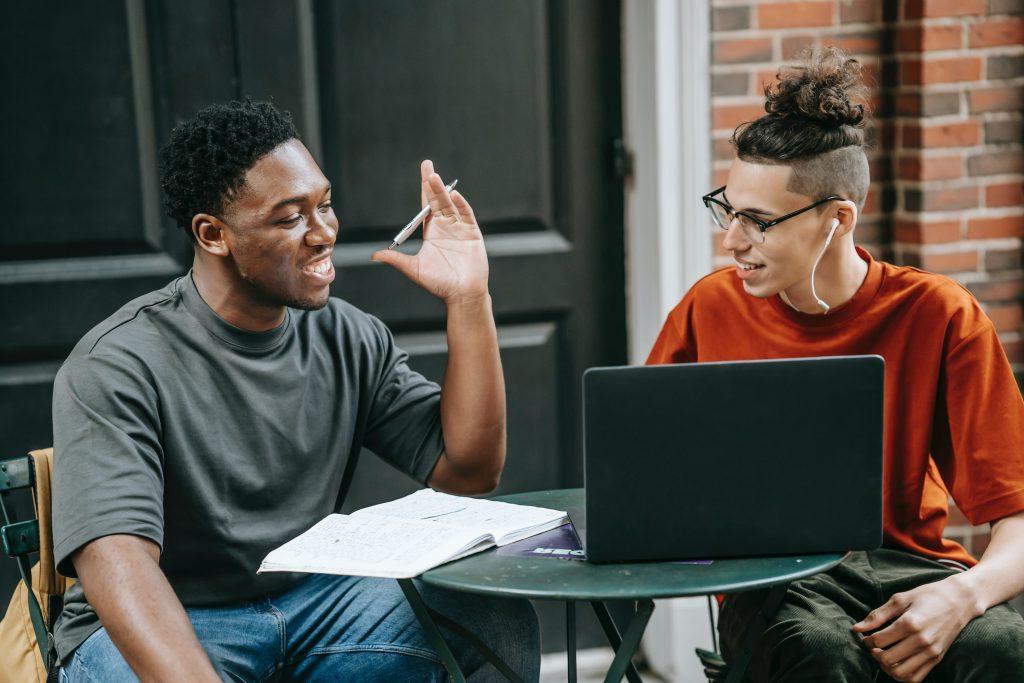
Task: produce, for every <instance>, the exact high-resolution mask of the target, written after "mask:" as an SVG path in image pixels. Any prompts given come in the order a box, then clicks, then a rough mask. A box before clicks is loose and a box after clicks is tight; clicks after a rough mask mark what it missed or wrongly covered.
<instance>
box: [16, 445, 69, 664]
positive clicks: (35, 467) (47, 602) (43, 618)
mask: <svg viewBox="0 0 1024 683" xmlns="http://www.w3.org/2000/svg"><path fill="white" fill-rule="evenodd" d="M52 462H53V449H52V448H46V449H42V450H38V451H33V452H32V453H30V454H28V455H23V456H19V457H15V458H8V459H5V460H0V512H2V514H3V526H2V527H0V539H2V545H3V549H4V552H6V553H7V554H8V555H9V556H10V557H12V558H14V560H15V562H16V563H17V565H18V572H19V573H20V574H21V580H22V581H23V582H24V584H25V588H26V590H25V593H26V594H27V601H28V614H29V618H30V619H31V622H32V631H33V633H34V635H35V641H36V645H37V647H38V649H39V654H40V656H41V658H42V662H43V666H44V668H45V671H46V680H47V681H56V680H57V673H58V666H57V651H56V648H55V646H54V641H53V626H54V623H55V622H56V620H57V617H58V616H59V615H60V613H61V610H62V609H63V607H64V589H65V588H66V587H67V583H68V581H69V580H68V579H67V578H66V577H64V576H61V575H59V574H57V572H56V569H55V568H54V566H53V541H52V536H51V534H50V471H51V465H52ZM19 490H23V491H30V492H31V494H32V500H33V507H34V508H35V510H36V519H26V520H18V519H17V516H16V514H15V511H14V506H13V500H12V494H13V493H14V492H15V491H19ZM33 554H38V556H39V564H38V567H37V569H36V572H35V574H36V577H37V584H38V585H36V586H35V590H33V585H32V576H33V571H32V562H31V556H32V555H33ZM37 592H38V593H39V595H38V596H37ZM40 598H42V602H40ZM5 619H6V618H5Z"/></svg>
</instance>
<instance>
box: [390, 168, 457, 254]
mask: <svg viewBox="0 0 1024 683" xmlns="http://www.w3.org/2000/svg"><path fill="white" fill-rule="evenodd" d="M458 183H459V179H458V178H456V179H455V180H453V181H452V184H451V185H448V186H447V187H445V188H444V191H445V192H451V191H452V189H453V188H454V187H455V186H456V185H458ZM428 213H430V204H427V205H426V206H424V207H423V208H422V209H420V212H419V213H418V214H416V215H415V216H413V219H412V220H411V221H409V222H408V223H406V224H405V227H404V228H402V229H401V230H399V231H398V234H397V235H395V239H393V240H391V246H390V247H388V249H394V248H395V247H397V246H398V245H399V244H402V243H403V242H405V241H406V240H407V239H409V235H411V234H413V233H414V232H416V228H417V227H419V224H420V223H422V222H423V219H424V218H426V217H427V214H428Z"/></svg>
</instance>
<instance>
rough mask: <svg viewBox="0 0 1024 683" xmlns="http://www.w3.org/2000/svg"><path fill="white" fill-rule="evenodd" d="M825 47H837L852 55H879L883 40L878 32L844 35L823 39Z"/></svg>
mask: <svg viewBox="0 0 1024 683" xmlns="http://www.w3.org/2000/svg"><path fill="white" fill-rule="evenodd" d="M822 44H823V45H835V46H836V47H838V48H840V49H841V50H844V51H845V52H846V53H847V54H851V55H857V54H860V55H864V54H870V55H873V54H877V53H879V52H880V51H881V49H882V38H881V35H880V34H879V33H878V32H877V31H865V32H864V33H842V34H840V35H836V36H829V37H826V38H823V39H822Z"/></svg>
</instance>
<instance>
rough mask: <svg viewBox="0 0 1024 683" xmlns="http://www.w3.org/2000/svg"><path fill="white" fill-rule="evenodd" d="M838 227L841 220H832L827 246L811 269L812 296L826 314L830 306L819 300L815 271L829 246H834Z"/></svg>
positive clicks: (822, 249)
mask: <svg viewBox="0 0 1024 683" xmlns="http://www.w3.org/2000/svg"><path fill="white" fill-rule="evenodd" d="M838 227H839V219H838V218H833V219H832V228H831V229H830V230H829V231H828V237H826V238H825V246H823V247H822V248H821V253H819V254H818V258H816V259H815V260H814V266H813V267H812V268H811V296H813V297H814V300H815V301H817V302H818V305H819V306H821V307H822V308H823V309H825V310H824V312H825V313H828V311H829V308H830V307H829V305H828V304H827V303H825V302H824V301H822V300H821V299H819V298H818V293H817V292H815V291H814V271H816V270H817V269H818V264H819V263H820V262H821V257H822V256H824V255H825V252H826V251H827V250H828V245H830V244H832V238H833V237H834V236H835V234H836V229H837V228H838Z"/></svg>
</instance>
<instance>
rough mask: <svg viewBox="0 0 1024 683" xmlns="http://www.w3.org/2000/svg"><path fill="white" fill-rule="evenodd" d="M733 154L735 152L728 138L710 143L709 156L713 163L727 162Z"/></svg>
mask: <svg viewBox="0 0 1024 683" xmlns="http://www.w3.org/2000/svg"><path fill="white" fill-rule="evenodd" d="M734 154H735V150H734V149H733V146H732V142H730V140H729V138H716V139H715V140H712V141H711V156H712V157H713V158H714V159H715V161H729V160H730V159H732V158H733V155H734Z"/></svg>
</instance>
